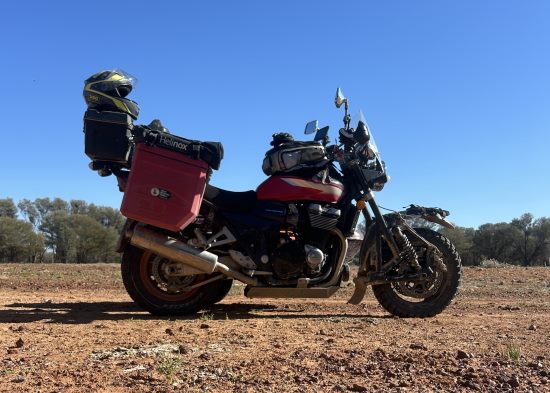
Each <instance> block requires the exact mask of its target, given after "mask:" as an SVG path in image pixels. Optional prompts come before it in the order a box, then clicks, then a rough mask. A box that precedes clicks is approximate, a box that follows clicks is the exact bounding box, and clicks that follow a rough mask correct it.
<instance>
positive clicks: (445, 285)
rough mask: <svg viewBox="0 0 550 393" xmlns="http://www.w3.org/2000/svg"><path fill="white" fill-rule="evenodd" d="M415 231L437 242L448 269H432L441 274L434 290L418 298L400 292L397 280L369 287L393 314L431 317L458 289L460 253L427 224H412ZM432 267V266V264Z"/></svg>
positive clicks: (439, 310) (436, 244)
mask: <svg viewBox="0 0 550 393" xmlns="http://www.w3.org/2000/svg"><path fill="white" fill-rule="evenodd" d="M415 231H416V232H417V233H418V234H419V235H420V236H422V237H423V238H424V239H426V240H427V241H429V242H430V243H432V244H433V245H434V246H436V247H437V248H438V249H439V251H441V253H442V254H443V263H444V264H445V266H446V267H447V272H442V271H441V272H440V271H438V272H436V273H434V274H441V283H440V284H439V285H440V286H439V288H438V289H437V290H436V291H435V293H434V294H432V295H429V296H427V297H426V298H424V299H422V300H421V301H412V299H411V300H408V299H406V298H404V297H403V296H402V295H401V294H400V293H399V289H398V287H397V285H398V284H396V283H391V284H381V285H373V287H372V291H373V292H374V296H375V297H376V299H377V300H378V302H379V303H380V305H381V306H382V307H384V309H385V310H386V311H388V312H389V313H391V314H393V315H396V316H398V317H403V318H413V317H416V318H425V317H433V316H434V315H437V314H439V313H440V312H442V311H443V310H444V309H445V308H446V307H447V306H449V304H451V302H452V301H453V299H454V297H455V296H456V294H457V292H458V288H459V286H460V279H461V274H462V266H461V261H460V256H459V255H458V253H457V251H456V249H455V247H454V246H453V244H452V243H451V242H450V241H449V239H447V238H446V237H445V236H443V235H441V234H440V233H439V232H436V231H432V230H431V229H426V228H415ZM411 243H412V245H413V246H414V247H415V248H417V247H420V246H419V245H418V244H415V242H414V241H412V240H411ZM419 256H420V255H419ZM421 264H422V262H421ZM432 268H434V267H433V266H432ZM428 279H430V277H428Z"/></svg>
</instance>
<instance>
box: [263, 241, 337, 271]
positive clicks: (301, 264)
mask: <svg viewBox="0 0 550 393" xmlns="http://www.w3.org/2000/svg"><path fill="white" fill-rule="evenodd" d="M271 256H272V258H271V261H272V266H273V273H275V275H276V276H277V277H278V278H280V279H282V280H288V279H291V278H297V277H300V276H302V275H303V274H304V273H305V274H306V275H308V276H311V275H313V276H315V275H318V274H319V273H320V272H321V269H322V267H323V265H324V263H325V261H326V259H327V257H326V254H325V253H324V252H323V251H322V250H320V249H318V248H317V247H314V246H312V245H310V244H304V243H302V242H301V241H297V240H294V241H289V242H287V243H284V244H282V245H280V246H279V247H277V248H276V249H275V251H274V252H273V254H272V255H271Z"/></svg>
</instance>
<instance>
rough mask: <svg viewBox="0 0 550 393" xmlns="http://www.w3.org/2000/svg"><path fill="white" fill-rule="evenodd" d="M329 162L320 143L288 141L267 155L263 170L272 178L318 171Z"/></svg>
mask: <svg viewBox="0 0 550 393" xmlns="http://www.w3.org/2000/svg"><path fill="white" fill-rule="evenodd" d="M327 162H328V160H327V157H326V153H325V148H324V147H323V145H321V144H320V143H319V142H298V141H288V142H285V143H282V144H280V145H278V146H276V147H274V148H273V149H271V150H269V151H268V152H267V153H265V158H264V162H263V164H262V170H263V171H264V173H265V174H266V175H268V176H270V175H274V174H276V173H291V172H295V171H300V170H309V169H316V168H320V167H322V166H324V165H325V164H326V163H327Z"/></svg>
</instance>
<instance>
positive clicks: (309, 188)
mask: <svg viewBox="0 0 550 393" xmlns="http://www.w3.org/2000/svg"><path fill="white" fill-rule="evenodd" d="M256 193H257V198H258V199H259V200H264V201H265V200H267V201H282V202H292V201H319V202H328V203H336V202H338V201H339V200H340V198H341V197H342V194H343V193H344V186H343V185H342V183H340V182H338V181H335V180H331V181H330V182H326V183H323V182H321V181H319V180H312V179H304V178H301V177H294V176H281V175H279V176H271V177H270V178H268V179H267V180H266V181H264V182H263V183H262V184H260V185H259V186H258V188H257V189H256Z"/></svg>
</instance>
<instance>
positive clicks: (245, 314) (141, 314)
mask: <svg viewBox="0 0 550 393" xmlns="http://www.w3.org/2000/svg"><path fill="white" fill-rule="evenodd" d="M308 311H309V310H305V309H301V308H296V306H294V307H293V308H288V307H285V306H280V305H274V304H255V303H221V304H216V305H214V306H211V307H209V308H205V309H204V310H202V311H201V312H199V313H197V314H192V315H179V316H155V315H152V314H149V313H148V312H146V311H144V310H143V309H141V308H140V307H139V306H137V305H136V304H135V303H133V302H53V301H46V302H39V303H24V302H22V303H12V304H6V305H4V309H2V310H0V323H14V324H18V323H21V324H24V323H31V322H44V323H60V324H87V323H91V322H95V321H121V320H159V319H161V320H200V319H201V315H205V314H208V315H209V319H213V320H249V319H296V320H298V319H326V318H365V317H372V318H377V319H378V318H388V317H389V316H380V315H378V316H377V315H369V314H368V313H359V314H354V313H342V312H330V311H328V310H322V311H321V312H319V313H312V312H308ZM323 311H326V312H323Z"/></svg>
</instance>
